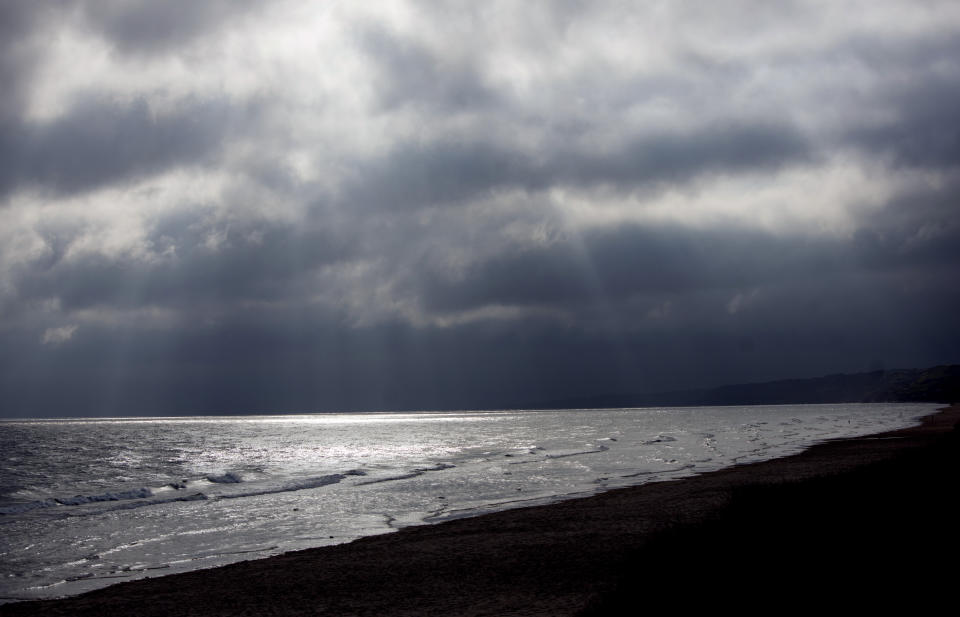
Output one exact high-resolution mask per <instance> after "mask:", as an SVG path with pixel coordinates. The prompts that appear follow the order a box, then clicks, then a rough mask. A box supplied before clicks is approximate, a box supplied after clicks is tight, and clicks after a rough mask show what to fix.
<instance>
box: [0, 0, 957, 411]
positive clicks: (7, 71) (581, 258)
mask: <svg viewBox="0 0 960 617" xmlns="http://www.w3.org/2000/svg"><path fill="white" fill-rule="evenodd" d="M958 41H960V6H958V5H957V4H956V3H955V2H948V1H944V2H937V1H926V2H906V1H904V2H894V1H888V2H864V3H857V2H849V3H834V2H816V1H807V2H802V1H801V2H791V3H765V2H753V1H747V0H743V1H739V2H737V1H728V2H716V3H710V4H708V5H705V4H703V3H695V2H662V3H661V2H653V3H637V4H631V3H620V2H590V3H580V2H484V3H475V2H363V3H333V2H330V3H299V2H283V1H277V2H227V1H223V2H220V1H216V2H160V3H158V2H146V1H139V0H116V1H114V0H107V1H102V2H101V1H97V2H91V1H83V0H75V1H70V0H46V1H26V0H24V1H17V0H14V1H12V2H5V3H3V5H2V7H0V79H2V82H3V84H4V87H3V89H2V93H0V320H2V321H0V363H2V367H3V370H2V371H0V409H2V411H0V414H2V415H4V416H29V415H75V414H137V413H196V412H211V413H229V412H251V411H311V410H326V409H361V408H362V409H374V408H417V407H419V408H427V407H490V406H500V405H522V404H525V403H527V402H535V401H537V400H545V399H546V400H549V399H558V398H563V397H566V396H578V395H588V394H597V393H604V392H629V391H644V390H658V389H669V388H679V387H692V386H706V385H713V384H719V383H723V382H732V381H751V380H762V379H771V378H779V377H787V376H802V375H817V374H823V373H829V372H837V371H858V370H864V369H869V368H876V367H881V366H886V367H890V368H893V367H908V366H922V365H932V364H937V363H944V362H957V361H960V322H958V320H957V318H956V315H958V314H960V287H958V286H957V284H956V283H957V281H958V280H960V249H958V248H957V247H960V121H958V116H957V114H956V110H957V109H960V60H958V58H960V43H958Z"/></svg>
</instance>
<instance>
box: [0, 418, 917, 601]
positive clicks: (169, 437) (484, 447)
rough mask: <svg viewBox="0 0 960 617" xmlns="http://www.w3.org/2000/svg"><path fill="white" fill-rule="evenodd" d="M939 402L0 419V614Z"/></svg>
mask: <svg viewBox="0 0 960 617" xmlns="http://www.w3.org/2000/svg"><path fill="white" fill-rule="evenodd" d="M935 409H936V405H916V404H911V405H904V404H883V405H785V406H755V407H696V408H656V409H604V410H561V411H480V412H420V413H378V414H369V413H367V414H322V415H296V416H256V417H253V416H243V417H188V418H142V419H140V418H138V419H78V420H34V421H3V422H0V598H2V600H0V601H10V600H12V599H21V598H36V597H55V596H62V595H70V594H74V593H80V592H82V591H86V590H88V589H91V588H95V587H102V586H105V585H108V584H111V583H114V582H119V581H122V580H129V579H131V578H138V577H143V576H155V575H160V574H167V573H171V572H177V571H183V570H192V569H198V568H204V567H211V566H216V565H222V564H225V563H229V562H232V561H237V560H240V559H250V558H256V557H264V556H268V555H274V554H278V553H282V552H285V551H290V550H296V549H302V548H307V547H313V546H322V545H327V544H334V543H340V542H346V541H349V540H352V539H354V538H357V537H360V536H365V535H372V534H378V533H385V532H389V531H391V530H393V529H395V528H397V527H400V526H404V525H411V524H421V523H430V522H436V521H441V520H445V519H449V518H454V517H459V516H470V515H474V514H479V513H483V512H487V511H493V510H500V509H505V508H510V507H517V506H521V505H528V504H533V503H544V502H549V501H556V500H559V499H565V498H569V497H573V496H581V495H587V494H590V493H594V492H597V491H602V490H605V489H608V488H614V487H620V486H628V485H634V484H641V483H644V482H648V481H653V480H662V479H667V478H677V477H682V476H686V475H692V474H695V473H700V472H704V471H710V470H714V469H718V468H720V467H725V466H729V465H733V464H736V463H741V462H748V461H757V460H763V459H769V458H775V457H780V456H785V455H787V454H791V453H795V452H798V451H800V450H802V449H804V448H806V447H808V446H810V445H812V444H813V443H816V442H818V441H822V440H824V439H830V438H838V437H850V436H857V435H865V434H870V433H876V432H881V431H886V430H891V429H895V428H900V427H905V426H909V425H911V424H914V423H915V422H916V420H917V419H918V418H919V417H921V416H923V415H926V414H929V413H932V412H933V411H934V410H935Z"/></svg>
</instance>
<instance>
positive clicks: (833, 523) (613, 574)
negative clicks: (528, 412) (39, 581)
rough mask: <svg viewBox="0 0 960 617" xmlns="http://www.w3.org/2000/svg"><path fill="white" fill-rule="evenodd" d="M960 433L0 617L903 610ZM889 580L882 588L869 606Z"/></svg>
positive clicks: (925, 577)
mask: <svg viewBox="0 0 960 617" xmlns="http://www.w3.org/2000/svg"><path fill="white" fill-rule="evenodd" d="M958 423H960V406H958V405H954V406H952V407H949V408H945V409H944V410H941V411H939V412H937V413H935V414H933V415H930V416H927V417H925V418H923V419H922V424H921V425H920V426H917V427H911V428H908V429H902V430H898V431H892V432H889V433H881V434H876V435H871V436H867V437H858V438H850V439H839V440H833V441H828V442H826V443H822V444H818V445H816V446H813V447H812V448H810V449H808V450H805V451H804V452H802V453H799V454H796V455H792V456H788V457H785V458H780V459H773V460H769V461H764V462H759V463H750V464H744V465H739V466H734V467H729V468H725V469H721V470H718V471H714V472H710V473H706V474H702V475H699V476H694V477H691V478H684V479H681V480H671V481H665V482H658V483H651V484H645V485H641V486H637V487H630V488H622V489H616V490H612V491H609V492H606V493H602V494H599V495H594V496H591V497H585V498H581V499H574V500H570V501H564V502H559V503H553V504H549V505H544V506H531V507H526V508H519V509H514V510H507V511H503V512H496V513H491V514H485V515H482V516H478V517H474V518H464V519H456V520H451V521H447V522H444V523H440V524H436V525H427V526H418V527H409V528H404V529H402V530H400V531H398V532H397V533H393V534H387V535H380V536H372V537H367V538H362V539H359V540H356V541H354V542H351V543H349V544H343V545H337V546H330V547H323V548H316V549H308V550H304V551H297V552H293V553H287V554H284V555H279V556H276V557H271V558H267V559H261V560H255V561H246V562H239V563H235V564H231V565H228V566H223V567H219V568H213V569H209V570H199V571H194V572H188V573H184V574H176V575H170V576H165V577H158V578H150V579H142V580H137V581H131V582H126V583H120V584H118V585H114V586H111V587H106V588H103V589H99V590H96V591H92V592H89V593H86V594H83V595H80V596H75V597H70V598H65V599H61V600H47V601H30V602H20V603H13V604H6V605H2V606H0V615H93V614H101V613H103V612H104V611H113V612H118V613H120V614H137V615H171V614H176V615H245V614H248V615H307V614H310V615H433V614H436V615H445V616H454V615H576V614H585V615H603V614H620V613H623V614H627V613H629V612H636V611H638V610H639V608H643V609H649V608H651V607H653V606H658V607H659V606H670V605H673V606H679V605H681V604H682V605H684V606H687V605H689V604H690V603H696V602H699V601H702V602H703V603H704V605H714V604H715V603H717V602H722V601H723V600H724V599H726V600H728V601H739V602H747V601H756V600H757V599H758V598H760V597H761V596H764V595H765V594H768V593H769V594H774V593H782V594H789V599H790V600H791V602H798V601H802V598H803V597H808V598H809V597H817V596H818V593H820V592H824V591H826V590H831V593H834V594H836V593H844V592H845V598H846V599H847V600H849V601H851V602H853V601H854V600H856V601H857V602H858V605H862V604H863V603H865V602H869V601H870V599H871V597H872V598H873V599H874V600H876V599H883V601H884V602H890V601H894V600H893V596H897V597H898V598H899V597H900V595H904V598H903V599H904V600H906V594H907V593H908V592H910V593H911V594H912V595H916V593H917V590H916V589H915V588H916V587H917V586H918V585H921V584H925V583H931V582H932V581H934V580H935V579H936V577H937V575H938V572H937V571H935V570H933V564H932V560H927V561H928V563H923V561H924V560H925V558H926V556H927V555H928V554H934V553H937V552H944V554H945V555H949V552H948V549H949V548H950V547H955V546H956V543H957V532H956V530H955V529H954V526H955V523H954V524H953V525H951V523H952V520H953V519H951V518H950V516H951V515H952V514H953V513H954V510H952V509H951V508H950V507H949V506H948V505H947V504H948V503H949V499H950V497H951V495H950V493H951V492H952V485H953V484H952V483H951V480H953V479H954V478H955V476H954V475H953V473H952V472H953V469H952V467H955V466H956V460H955V458H956V453H957V450H956V445H957V442H958V441H960V439H958V435H957V431H956V430H954V426H956V425H957V424H958ZM948 558H949V559H951V561H952V560H953V559H954V557H953V556H952V555H950V556H949V557H948ZM921 574H922V576H920V575H921ZM944 574H949V572H945V573H944ZM878 582H880V584H883V585H884V588H883V589H882V590H881V591H882V593H880V594H877V593H873V594H872V595H871V594H863V593H860V592H862V591H863V589H862V586H863V585H867V584H868V583H869V585H871V586H876V585H877V584H878ZM693 590H695V591H696V592H697V593H696V594H695V595H696V597H691V594H690V593H689V592H690V591H693ZM776 590H779V591H776ZM898 590H899V592H898ZM900 592H902V594H901V593H900ZM942 593H944V595H945V594H946V593H947V589H943V590H942ZM930 595H931V594H930V593H929V592H927V593H925V594H921V596H920V599H924V598H926V597H929V596H930ZM628 607H629V608H628ZM629 609H632V610H629Z"/></svg>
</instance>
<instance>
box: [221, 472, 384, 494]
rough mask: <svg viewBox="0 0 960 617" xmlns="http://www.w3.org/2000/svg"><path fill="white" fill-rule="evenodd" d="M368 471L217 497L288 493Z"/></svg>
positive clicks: (335, 474) (324, 484) (340, 480)
mask: <svg viewBox="0 0 960 617" xmlns="http://www.w3.org/2000/svg"><path fill="white" fill-rule="evenodd" d="M365 475H367V472H366V471H364V470H362V469H351V470H350V471H345V472H343V473H332V474H329V475H326V476H317V477H315V478H306V479H304V480H299V481H297V482H288V483H286V484H283V485H281V486H278V487H269V488H263V489H258V490H255V491H245V492H243V493H228V494H226V495H220V496H218V497H217V499H238V498H240V497H257V496H259V495H273V494H276V493H288V492H290V491H303V490H307V489H311V488H320V487H321V486H328V485H330V484H337V483H338V482H342V481H343V480H346V479H347V477H348V476H365Z"/></svg>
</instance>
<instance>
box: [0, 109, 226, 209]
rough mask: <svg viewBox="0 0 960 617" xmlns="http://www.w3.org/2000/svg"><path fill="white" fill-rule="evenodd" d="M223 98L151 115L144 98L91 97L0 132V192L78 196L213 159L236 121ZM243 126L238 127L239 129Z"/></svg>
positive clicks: (0, 193)
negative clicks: (43, 118)
mask: <svg viewBox="0 0 960 617" xmlns="http://www.w3.org/2000/svg"><path fill="white" fill-rule="evenodd" d="M236 111H237V110H236V109H235V108H232V107H231V106H230V104H228V103H226V102H224V101H217V100H211V101H185V102H181V104H180V106H178V107H177V109H176V110H175V111H173V112H164V113H154V112H153V111H152V110H151V109H150V107H149V105H148V103H147V102H146V101H145V100H138V101H134V102H133V103H130V104H127V105H123V104H115V103H109V102H105V101H100V100H96V99H88V100H85V101H82V102H80V103H78V104H77V105H76V106H74V107H73V108H72V109H71V110H70V111H69V113H68V114H67V115H65V116H62V117H59V118H56V119H54V120H52V121H49V122H45V123H29V124H20V125H18V126H16V127H14V128H12V129H11V130H8V131H4V132H3V133H2V134H0V195H2V194H4V193H9V192H10V191H12V190H15V189H17V188H43V189H48V190H54V191H56V192H63V193H66V192H70V193H74V192H78V191H84V190H89V189H92V188H97V187H99V186H102V185H104V184H109V183H114V182H125V181H127V180H130V179H133V178H139V177H143V176H146V175H150V174H154V173H157V172H160V171H163V170H165V169H168V168H171V167H178V166H182V165H189V164H194V163H197V162H201V161H203V160H205V159H208V157H210V156H212V155H214V154H216V153H217V152H218V150H219V149H220V147H221V146H222V144H223V142H224V140H225V139H226V138H227V135H228V131H229V130H231V129H233V128H235V126H237V124H240V123H232V122H231V120H232V118H233V117H235V116H237V115H239V114H237V113H235V112H236ZM241 126H242V124H241Z"/></svg>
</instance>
